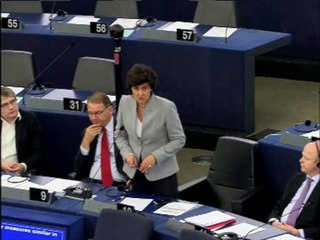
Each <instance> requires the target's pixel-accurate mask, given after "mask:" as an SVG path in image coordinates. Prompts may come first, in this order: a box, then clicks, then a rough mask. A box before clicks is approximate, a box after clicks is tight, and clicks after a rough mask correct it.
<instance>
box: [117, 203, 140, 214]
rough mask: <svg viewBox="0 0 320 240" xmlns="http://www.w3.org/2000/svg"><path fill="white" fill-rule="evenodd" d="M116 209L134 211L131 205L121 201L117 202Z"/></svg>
mask: <svg viewBox="0 0 320 240" xmlns="http://www.w3.org/2000/svg"><path fill="white" fill-rule="evenodd" d="M117 209H118V210H122V211H126V212H136V210H135V209H134V207H133V206H129V205H126V204H122V203H117Z"/></svg>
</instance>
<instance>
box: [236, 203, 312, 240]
mask: <svg viewBox="0 0 320 240" xmlns="http://www.w3.org/2000/svg"><path fill="white" fill-rule="evenodd" d="M311 203H312V202H310V201H308V202H306V203H305V204H302V206H301V207H298V208H296V209H293V210H292V211H290V212H288V213H286V214H283V215H281V216H279V217H278V219H281V218H282V217H285V216H287V215H289V214H291V213H293V212H296V211H300V210H301V209H302V208H304V207H307V206H309V205H311ZM268 224H269V222H267V223H264V224H261V225H260V226H258V227H256V228H253V229H251V230H250V231H248V232H247V233H246V235H245V236H244V237H243V238H241V239H243V240H248V239H247V236H248V235H249V234H250V233H252V232H253V231H255V230H257V229H259V228H261V227H263V226H266V225H268Z"/></svg>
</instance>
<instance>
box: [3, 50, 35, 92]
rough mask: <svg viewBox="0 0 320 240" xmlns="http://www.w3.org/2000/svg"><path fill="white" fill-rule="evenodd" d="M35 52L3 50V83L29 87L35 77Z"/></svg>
mask: <svg viewBox="0 0 320 240" xmlns="http://www.w3.org/2000/svg"><path fill="white" fill-rule="evenodd" d="M35 74H36V73H35V65H34V58H33V54H32V53H31V52H28V51H17V50H1V84H3V85H5V86H15V87H27V86H29V85H30V84H31V83H32V82H33V80H34V78H35Z"/></svg>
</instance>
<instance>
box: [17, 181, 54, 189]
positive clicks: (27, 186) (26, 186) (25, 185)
mask: <svg viewBox="0 0 320 240" xmlns="http://www.w3.org/2000/svg"><path fill="white" fill-rule="evenodd" d="M16 188H17V189H24V190H29V189H30V188H38V189H47V188H45V187H43V186H42V185H39V184H36V183H33V182H30V181H24V182H22V183H21V184H19V186H17V187H16ZM47 190H48V189H47Z"/></svg>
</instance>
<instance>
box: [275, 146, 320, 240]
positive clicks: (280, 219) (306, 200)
mask: <svg viewBox="0 0 320 240" xmlns="http://www.w3.org/2000/svg"><path fill="white" fill-rule="evenodd" d="M300 169H301V172H300V173H297V174H295V175H294V176H293V177H292V178H291V179H290V180H289V182H288V184H287V186H286V188H285V191H284V193H283V196H282V198H281V200H280V201H278V202H277V204H276V206H275V208H274V209H273V210H272V212H271V214H270V219H269V223H270V224H272V226H274V227H277V228H280V229H282V230H285V231H287V232H289V233H291V234H294V235H296V236H300V237H303V238H311V239H314V240H319V239H320V183H319V178H320V177H319V172H320V141H319V140H318V141H315V142H310V143H308V144H306V145H305V147H304V149H303V152H302V157H301V158H300ZM308 178H309V180H308ZM308 181H309V182H310V184H308V183H307V182H308ZM306 185H308V186H307V187H306ZM304 189H306V190H305V191H304ZM303 192H306V194H304V193H303ZM301 196H302V197H301ZM304 196H305V197H304ZM300 199H301V200H302V205H300V206H299V204H296V202H300V201H299V200H300ZM293 213H294V214H295V213H297V217H291V216H290V215H292V214H293ZM292 219H294V220H292Z"/></svg>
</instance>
